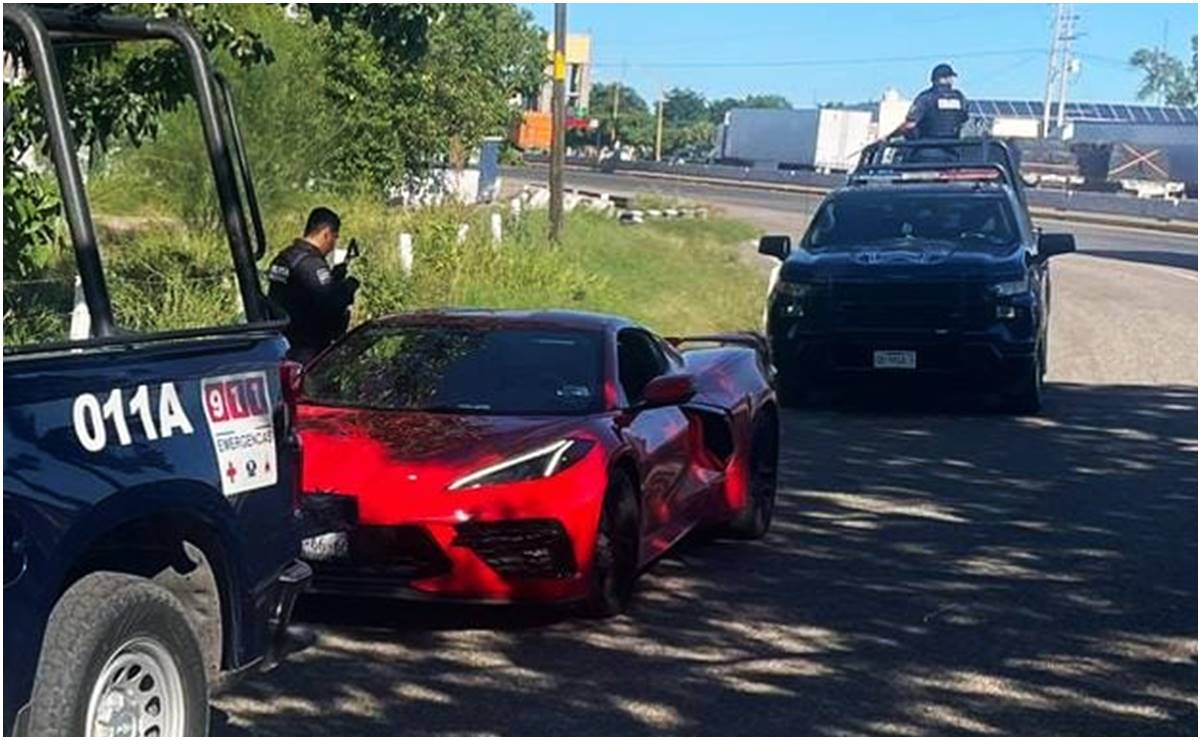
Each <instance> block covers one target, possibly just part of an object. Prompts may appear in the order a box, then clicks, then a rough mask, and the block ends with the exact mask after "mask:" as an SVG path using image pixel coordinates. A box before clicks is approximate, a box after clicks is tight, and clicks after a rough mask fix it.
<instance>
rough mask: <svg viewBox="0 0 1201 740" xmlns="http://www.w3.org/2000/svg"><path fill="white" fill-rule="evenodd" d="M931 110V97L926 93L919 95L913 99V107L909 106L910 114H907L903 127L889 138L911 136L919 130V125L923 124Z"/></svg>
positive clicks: (898, 128)
mask: <svg viewBox="0 0 1201 740" xmlns="http://www.w3.org/2000/svg"><path fill="white" fill-rule="evenodd" d="M929 109H930V96H928V95H926V94H925V93H921V94H919V95H918V96H917V97H916V98H914V99H913V105H910V106H909V112H908V113H906V114H905V120H904V121H902V122H901V125H900V126H897V127H896V129H895V130H893V132H892V133H891V134H889V135H888V138H892V137H894V136H905V137H909V136H911V135H912V134H913V132H914V131H916V130H917V127H918V124H920V123H921V122H922V119H923V118H924V117H925V116H926V112H927V111H928V110H929Z"/></svg>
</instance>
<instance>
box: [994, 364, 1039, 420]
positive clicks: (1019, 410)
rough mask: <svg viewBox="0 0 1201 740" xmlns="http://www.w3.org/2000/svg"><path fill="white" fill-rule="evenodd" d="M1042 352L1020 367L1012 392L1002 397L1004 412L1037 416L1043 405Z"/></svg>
mask: <svg viewBox="0 0 1201 740" xmlns="http://www.w3.org/2000/svg"><path fill="white" fill-rule="evenodd" d="M1043 374H1044V373H1043V363H1042V351H1041V350H1039V351H1037V352H1035V353H1034V357H1033V358H1032V359H1031V360H1030V361H1029V362H1027V363H1025V365H1024V366H1023V367H1022V369H1021V370H1020V371H1019V372H1018V376H1017V378H1016V380H1015V382H1014V386H1013V388H1012V390H1010V391H1009V392H1007V393H1006V394H1005V395H1004V396H1003V397H1002V405H1003V406H1004V409H1005V411H1007V412H1009V413H1012V414H1037V413H1038V412H1039V410H1041V409H1042V405H1043Z"/></svg>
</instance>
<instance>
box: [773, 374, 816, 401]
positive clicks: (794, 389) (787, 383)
mask: <svg viewBox="0 0 1201 740" xmlns="http://www.w3.org/2000/svg"><path fill="white" fill-rule="evenodd" d="M776 398H777V399H779V401H780V405H781V406H783V407H784V408H787V409H795V408H800V407H802V406H804V405H805V403H806V402H807V401H808V400H809V390H808V388H807V387H806V383H805V379H804V377H803V376H802V375H801V371H800V369H799V368H795V367H790V366H788V365H781V366H780V368H779V369H778V371H777V372H776Z"/></svg>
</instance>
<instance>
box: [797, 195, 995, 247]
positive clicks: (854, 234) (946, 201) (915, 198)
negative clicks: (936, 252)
mask: <svg viewBox="0 0 1201 740" xmlns="http://www.w3.org/2000/svg"><path fill="white" fill-rule="evenodd" d="M1018 236H1019V232H1018V229H1017V225H1016V224H1015V222H1014V219H1013V214H1012V212H1011V211H1010V207H1009V203H1008V201H1006V200H1005V199H1004V198H1002V197H1000V196H996V197H981V196H978V195H974V194H973V195H968V196H967V197H965V196H964V195H963V194H958V193H952V194H929V193H926V194H916V193H910V194H902V193H896V192H890V193H878V192H877V193H859V194H852V195H848V196H846V197H842V198H836V199H833V200H830V201H827V202H826V203H825V204H824V205H823V206H822V207H821V209H820V210H819V211H818V213H817V215H816V216H814V218H813V223H812V224H811V225H810V227H809V231H808V233H807V234H806V235H805V240H804V242H803V243H802V244H803V246H804V247H805V249H807V250H809V251H811V252H820V251H823V250H830V249H845V248H847V247H859V246H861V247H871V248H872V249H880V248H897V249H904V248H912V247H915V246H920V243H921V242H927V243H928V242H941V243H950V244H951V245H953V246H955V247H957V248H959V249H968V250H977V251H986V252H994V253H1001V254H1004V253H1008V252H1010V251H1012V249H1013V247H1014V245H1015V244H1016V243H1017V241H1018Z"/></svg>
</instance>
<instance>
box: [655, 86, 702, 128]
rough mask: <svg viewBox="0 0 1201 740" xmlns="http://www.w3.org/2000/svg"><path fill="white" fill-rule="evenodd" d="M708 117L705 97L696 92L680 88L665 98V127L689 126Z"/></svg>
mask: <svg viewBox="0 0 1201 740" xmlns="http://www.w3.org/2000/svg"><path fill="white" fill-rule="evenodd" d="M707 117H708V104H707V103H706V102H705V96H703V95H701V94H700V93H698V92H696V91H695V90H688V89H681V88H678V87H675V88H672V89H671V90H668V91H667V94H666V95H664V96H663V123H664V125H665V126H672V127H676V126H689V125H691V124H695V123H700V122H702V121H704V120H705V119H706V118H707Z"/></svg>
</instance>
